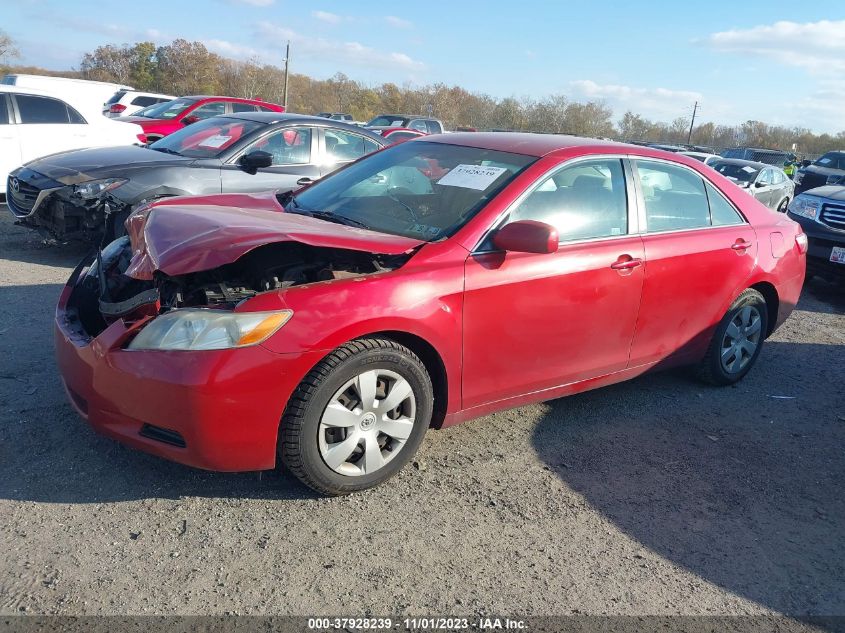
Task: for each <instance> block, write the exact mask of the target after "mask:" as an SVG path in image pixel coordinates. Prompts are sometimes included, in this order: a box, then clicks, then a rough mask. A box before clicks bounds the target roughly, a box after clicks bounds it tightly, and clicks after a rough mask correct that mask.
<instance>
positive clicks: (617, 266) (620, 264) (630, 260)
mask: <svg viewBox="0 0 845 633" xmlns="http://www.w3.org/2000/svg"><path fill="white" fill-rule="evenodd" d="M642 263H643V260H641V259H637V258H634V257H631V256H630V255H621V256H620V257H619V259H617V260H616V261H615V262H613V263H612V264H611V265H610V267H611V268H612V269H613V270H631V269H632V268H636V267H637V266H641V265H642Z"/></svg>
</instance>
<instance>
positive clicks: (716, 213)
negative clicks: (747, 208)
mask: <svg viewBox="0 0 845 633" xmlns="http://www.w3.org/2000/svg"><path fill="white" fill-rule="evenodd" d="M704 187H705V188H706V189H707V199H708V201H709V202H710V219H711V222H712V224H713V226H731V225H733V224H742V223H743V222H744V220H743V219H742V216H741V215H740V214H739V213H738V212H737V210H736V209H734V207H733V205H732V204H731V203H730V202H728V201H727V200H726V199H725V197H724V196H723V195H722V194H721V193H719V192H718V191H716V188H715V187H714V186H713V185H711V184H710V183H709V182H708V183H705V185H704Z"/></svg>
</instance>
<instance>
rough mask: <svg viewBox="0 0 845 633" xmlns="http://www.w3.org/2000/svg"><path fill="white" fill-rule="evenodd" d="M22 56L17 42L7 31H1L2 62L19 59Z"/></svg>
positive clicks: (0, 52) (0, 58)
mask: <svg viewBox="0 0 845 633" xmlns="http://www.w3.org/2000/svg"><path fill="white" fill-rule="evenodd" d="M20 56H21V53H20V51H19V50H18V47H17V45H16V44H15V40H13V39H12V36H11V35H9V34H8V33H6V31H3V30H0V60H6V61H8V60H9V59H18V58H19V57H20Z"/></svg>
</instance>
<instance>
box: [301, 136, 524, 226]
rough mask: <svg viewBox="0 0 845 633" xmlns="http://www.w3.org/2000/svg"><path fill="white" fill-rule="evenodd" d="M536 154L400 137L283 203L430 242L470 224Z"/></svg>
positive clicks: (328, 216) (339, 219)
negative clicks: (407, 140)
mask: <svg viewBox="0 0 845 633" xmlns="http://www.w3.org/2000/svg"><path fill="white" fill-rule="evenodd" d="M535 160H536V158H535V157H533V156H524V155H522V154H512V153H510V152H500V151H495V150H488V149H479V148H475V147H464V146H461V145H448V144H446V143H425V142H421V143H401V144H399V145H394V146H392V147H390V148H388V149H386V150H384V151H381V152H377V153H375V154H371V155H369V156H367V157H365V158H363V159H362V160H360V161H358V162H357V163H353V164H352V165H350V166H348V167H346V168H345V169H342V170H340V171H338V172H335V173H334V174H332V175H331V176H329V177H327V178H324V179H322V180H320V181H318V182H317V183H316V184H314V185H311V186H310V187H308V188H307V189H305V190H304V191H302V192H301V193H299V194H297V195H296V196H294V197H293V198H291V199H290V201H289V202H288V203H287V207H286V208H287V210H288V211H289V212H293V213H303V214H306V215H307V214H309V213H315V214H317V213H319V214H320V215H321V217H322V216H326V217H327V218H334V219H335V221H337V222H339V223H341V224H343V223H347V224H352V225H355V226H362V227H366V228H370V229H372V230H375V231H380V232H383V233H392V234H394V235H403V236H406V237H411V238H414V239H419V240H426V241H433V240H437V239H441V238H443V237H447V236H449V235H451V234H453V233H454V232H455V231H456V230H458V229H459V228H460V227H462V226H463V225H464V224H466V223H467V222H468V221H469V220H470V219H471V218H472V217H473V216H474V215H475V214H476V213H477V212H478V211H479V210H480V209H481V208H482V207H483V206H484V205H485V204H487V202H488V201H489V200H491V199H492V198H493V197H494V196H495V195H496V194H497V193H498V192H499V191H500V190H501V189H502V187H504V186H506V185H507V184H508V183H509V182H510V181H511V180H512V179H513V178H514V177H515V176H516V175H517V174H519V173H520V172H521V171H522V170H523V169H525V168H526V167H527V166H528V165H530V164H532V163H533V162H534V161H535Z"/></svg>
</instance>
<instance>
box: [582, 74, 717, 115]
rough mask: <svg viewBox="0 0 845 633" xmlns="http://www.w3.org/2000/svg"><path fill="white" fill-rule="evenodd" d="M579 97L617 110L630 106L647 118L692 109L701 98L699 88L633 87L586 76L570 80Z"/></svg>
mask: <svg viewBox="0 0 845 633" xmlns="http://www.w3.org/2000/svg"><path fill="white" fill-rule="evenodd" d="M570 86H572V89H573V90H574V92H575V93H577V94H578V95H579V96H580V97H584V98H587V99H597V100H603V101H606V102H607V104H608V105H609V106H610V107H611V108H613V110H614V111H615V112H616V113H617V114H621V113H622V112H624V111H626V110H632V111H634V112H636V113H637V114H641V115H643V116H645V117H648V118H654V119H660V120H664V121H671V120H673V119H675V118H677V117H680V116H685V115H689V114H691V113H692V106H693V104H694V103H695V102H696V101H699V102H700V101H701V100H702V95H701V93H700V92H694V91H691V90H670V89H668V88H635V87H631V86H622V85H618V84H599V83H596V82H595V81H591V80H589V79H581V80H578V81H573V82H570Z"/></svg>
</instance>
